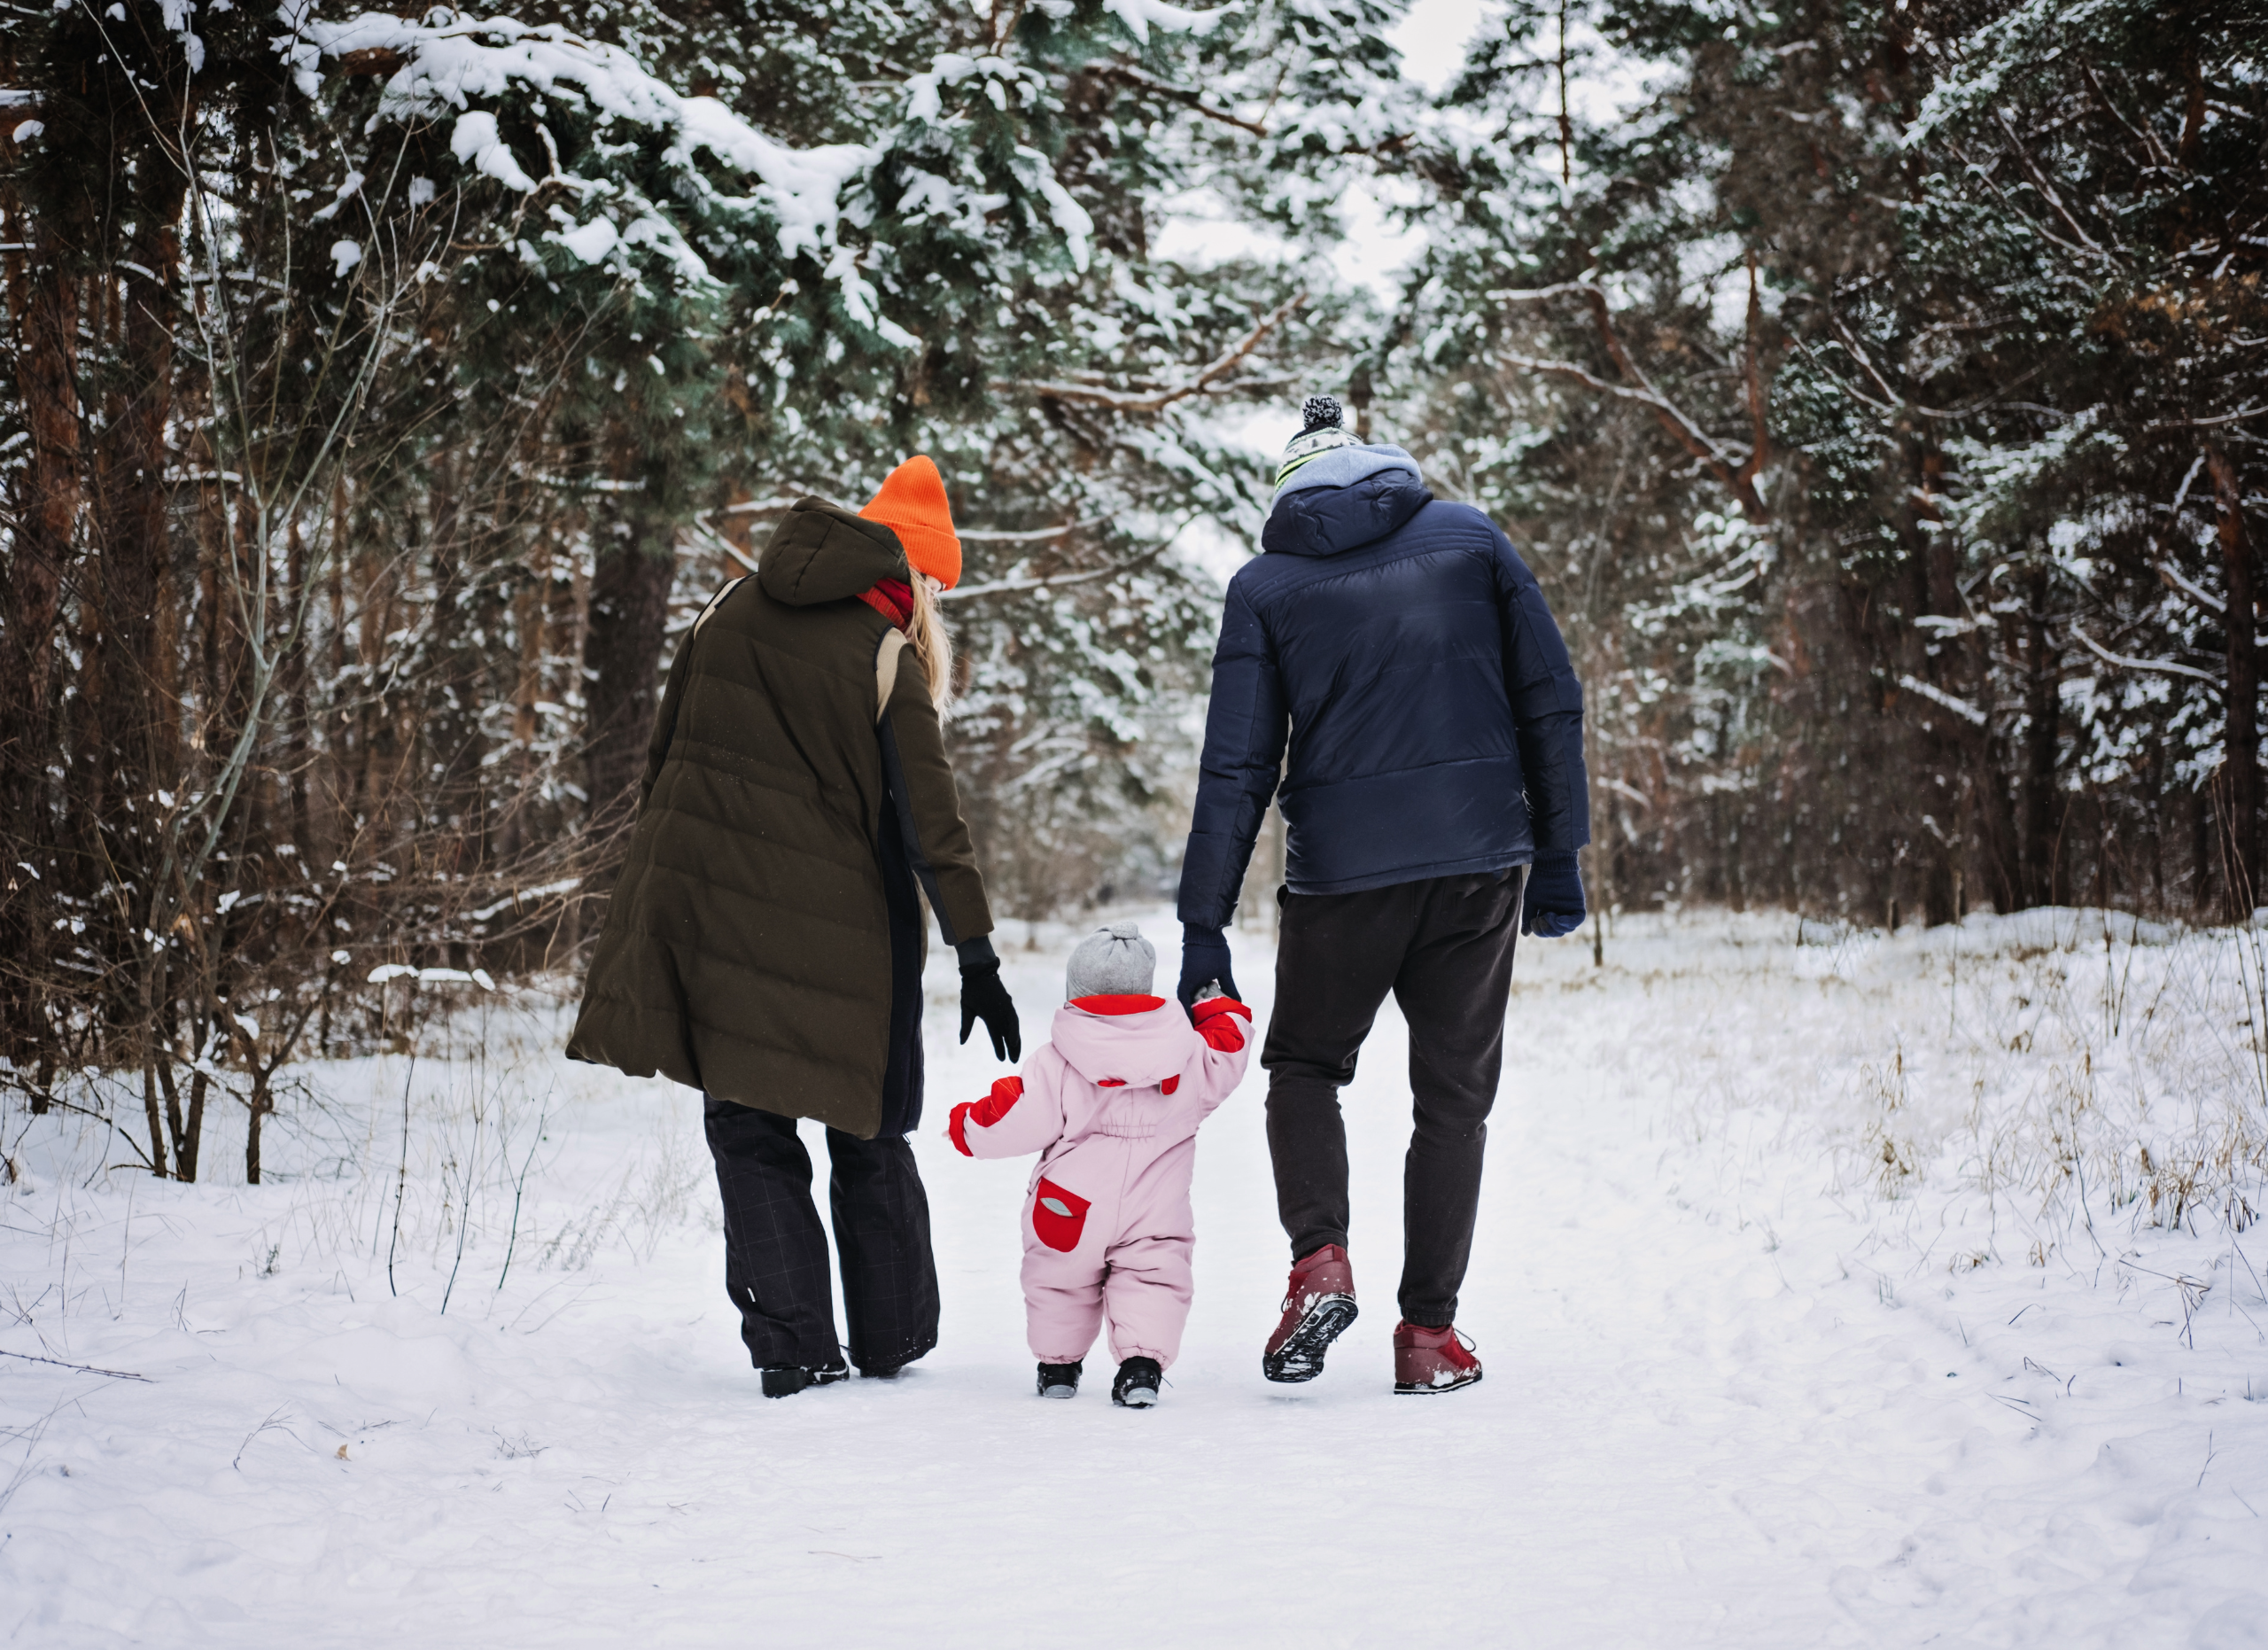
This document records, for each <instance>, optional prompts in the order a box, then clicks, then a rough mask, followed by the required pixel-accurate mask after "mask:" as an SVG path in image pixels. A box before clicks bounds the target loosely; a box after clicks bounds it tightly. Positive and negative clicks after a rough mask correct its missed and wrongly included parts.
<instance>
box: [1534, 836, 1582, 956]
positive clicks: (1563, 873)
mask: <svg viewBox="0 0 2268 1650" xmlns="http://www.w3.org/2000/svg"><path fill="white" fill-rule="evenodd" d="M1583 911H1584V906H1583V874H1582V873H1581V871H1579V870H1577V869H1576V868H1575V856H1574V854H1573V852H1566V853H1539V854H1537V855H1536V856H1535V863H1534V865H1531V866H1529V867H1528V868H1527V894H1526V898H1525V899H1522V900H1521V902H1520V932H1521V933H1523V934H1533V935H1534V936H1535V937H1536V938H1538V939H1558V938H1562V937H1564V936H1565V935H1568V934H1572V933H1573V932H1574V931H1575V930H1577V929H1579V928H1581V926H1582V925H1583Z"/></svg>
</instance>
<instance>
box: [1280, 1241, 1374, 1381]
mask: <svg viewBox="0 0 2268 1650" xmlns="http://www.w3.org/2000/svg"><path fill="white" fill-rule="evenodd" d="M1354 1321H1355V1268H1354V1266H1353V1265H1350V1264H1349V1263H1348V1259H1347V1251H1346V1250H1345V1249H1341V1248H1340V1246H1339V1245H1338V1244H1336V1243H1326V1244H1324V1246H1323V1247H1322V1248H1321V1249H1317V1250H1316V1252H1315V1253H1314V1254H1312V1255H1309V1256H1308V1257H1305V1258H1304V1259H1302V1260H1300V1261H1298V1262H1296V1263H1294V1264H1293V1267H1292V1280H1291V1282H1289V1283H1288V1284H1286V1285H1285V1287H1284V1319H1283V1321H1282V1322H1281V1323H1279V1324H1278V1325H1277V1326H1276V1333H1275V1334H1274V1335H1270V1336H1269V1337H1268V1348H1267V1350H1265V1351H1263V1352H1262V1353H1261V1355H1260V1371H1261V1374H1264V1375H1266V1376H1267V1377H1268V1378H1269V1379H1270V1381H1312V1380H1314V1379H1315V1378H1316V1377H1317V1375H1319V1374H1322V1373H1323V1354H1324V1350H1326V1349H1327V1348H1328V1347H1329V1346H1330V1345H1331V1343H1332V1342H1333V1341H1335V1340H1337V1339H1338V1338H1339V1335H1340V1331H1342V1330H1344V1329H1345V1328H1346V1327H1347V1326H1348V1324H1350V1323H1353V1322H1354Z"/></svg>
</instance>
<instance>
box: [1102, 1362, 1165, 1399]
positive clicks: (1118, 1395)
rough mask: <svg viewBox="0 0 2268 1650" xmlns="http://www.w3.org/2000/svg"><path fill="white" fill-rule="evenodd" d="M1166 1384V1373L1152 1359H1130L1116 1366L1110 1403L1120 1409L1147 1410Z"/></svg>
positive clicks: (1111, 1386) (1111, 1384)
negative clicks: (1116, 1373) (1116, 1370)
mask: <svg viewBox="0 0 2268 1650" xmlns="http://www.w3.org/2000/svg"><path fill="white" fill-rule="evenodd" d="M1165 1382H1166V1372H1165V1371H1164V1370H1162V1369H1161V1368H1159V1367H1158V1360H1157V1359H1156V1358H1128V1359H1127V1360H1126V1361H1125V1362H1124V1363H1122V1364H1121V1365H1120V1366H1118V1379H1116V1380H1115V1381H1112V1382H1111V1383H1110V1401H1111V1402H1112V1403H1114V1404H1115V1405H1118V1406H1119V1407H1120V1408H1121V1409H1147V1408H1149V1407H1150V1405H1153V1404H1154V1403H1156V1402H1157V1401H1158V1390H1159V1389H1160V1388H1161V1387H1163V1386H1164V1385H1165Z"/></svg>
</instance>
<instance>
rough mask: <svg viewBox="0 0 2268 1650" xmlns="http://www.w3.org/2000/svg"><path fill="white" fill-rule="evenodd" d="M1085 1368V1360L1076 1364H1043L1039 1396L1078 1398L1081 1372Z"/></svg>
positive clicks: (1040, 1371) (1040, 1374)
mask: <svg viewBox="0 0 2268 1650" xmlns="http://www.w3.org/2000/svg"><path fill="white" fill-rule="evenodd" d="M1085 1367H1086V1363H1085V1361H1084V1359H1082V1360H1081V1361H1080V1362H1078V1363H1076V1364H1042V1365H1041V1366H1039V1396H1040V1397H1044V1398H1068V1397H1077V1396H1078V1393H1079V1372H1080V1371H1081V1370H1083V1369H1084V1368H1085Z"/></svg>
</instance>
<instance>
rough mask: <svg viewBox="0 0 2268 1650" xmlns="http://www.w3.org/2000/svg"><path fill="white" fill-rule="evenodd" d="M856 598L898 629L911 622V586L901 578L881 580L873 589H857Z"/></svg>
mask: <svg viewBox="0 0 2268 1650" xmlns="http://www.w3.org/2000/svg"><path fill="white" fill-rule="evenodd" d="M858 599H859V600H860V601H861V602H864V603H866V605H867V606H868V607H871V608H873V609H874V611H876V612H877V613H880V614H881V615H882V617H883V618H884V619H888V620H889V622H890V623H891V624H893V625H896V626H897V627H898V628H899V629H900V630H904V629H905V627H907V626H909V625H911V624H912V623H913V586H912V585H910V584H908V583H906V582H905V580H903V579H884V580H881V581H880V582H878V583H877V584H876V585H875V586H874V588H873V589H871V590H861V591H859V592H858Z"/></svg>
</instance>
